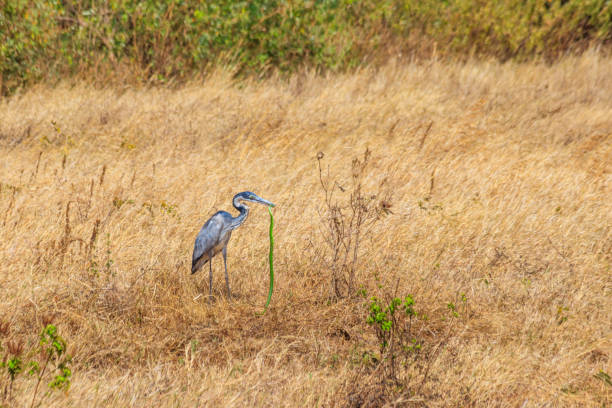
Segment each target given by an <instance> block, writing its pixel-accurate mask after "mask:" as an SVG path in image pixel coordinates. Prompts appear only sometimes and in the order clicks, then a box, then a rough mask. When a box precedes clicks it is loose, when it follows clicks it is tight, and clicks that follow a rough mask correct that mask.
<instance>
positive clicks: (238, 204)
mask: <svg viewBox="0 0 612 408" xmlns="http://www.w3.org/2000/svg"><path fill="white" fill-rule="evenodd" d="M233 204H234V207H235V208H236V209H237V210H238V211H240V214H238V216H237V217H234V219H233V220H232V225H231V228H232V229H234V228H237V227H239V226H240V225H241V224H242V223H243V222H244V220H246V217H247V215H249V207H247V206H246V205H244V204H242V202H241V201H240V200H234V202H233Z"/></svg>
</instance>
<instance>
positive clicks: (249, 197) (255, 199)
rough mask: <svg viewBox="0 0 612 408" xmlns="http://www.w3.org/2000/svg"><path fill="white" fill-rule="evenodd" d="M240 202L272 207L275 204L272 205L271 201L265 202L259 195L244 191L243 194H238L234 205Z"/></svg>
mask: <svg viewBox="0 0 612 408" xmlns="http://www.w3.org/2000/svg"><path fill="white" fill-rule="evenodd" d="M239 201H249V202H251V203H258V204H264V205H269V206H270V207H274V204H272V203H271V202H270V201H268V200H264V199H263V198H261V197H260V196H258V195H257V194H255V193H251V192H250V191H243V192H242V193H238V194H236V195H235V196H234V203H237V202H239Z"/></svg>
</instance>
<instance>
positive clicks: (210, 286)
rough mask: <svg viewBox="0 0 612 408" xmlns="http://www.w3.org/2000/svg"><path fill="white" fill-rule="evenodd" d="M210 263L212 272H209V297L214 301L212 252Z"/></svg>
mask: <svg viewBox="0 0 612 408" xmlns="http://www.w3.org/2000/svg"><path fill="white" fill-rule="evenodd" d="M208 264H209V265H210V273H209V274H208V287H209V292H208V298H209V299H210V300H211V301H212V298H213V295H212V254H210V258H209V259H208Z"/></svg>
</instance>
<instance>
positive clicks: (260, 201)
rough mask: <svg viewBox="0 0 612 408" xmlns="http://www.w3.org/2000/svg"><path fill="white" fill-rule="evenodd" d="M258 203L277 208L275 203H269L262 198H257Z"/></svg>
mask: <svg viewBox="0 0 612 408" xmlns="http://www.w3.org/2000/svg"><path fill="white" fill-rule="evenodd" d="M257 202H258V203H260V204H265V205H269V206H270V207H276V205H275V204H273V203H271V202H269V201H268V200H264V199H263V198H261V197H257Z"/></svg>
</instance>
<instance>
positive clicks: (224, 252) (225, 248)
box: [223, 246, 232, 299]
mask: <svg viewBox="0 0 612 408" xmlns="http://www.w3.org/2000/svg"><path fill="white" fill-rule="evenodd" d="M223 265H225V285H226V286H227V297H228V299H229V298H231V296H232V294H231V292H230V287H229V276H228V274H227V246H224V247H223Z"/></svg>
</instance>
